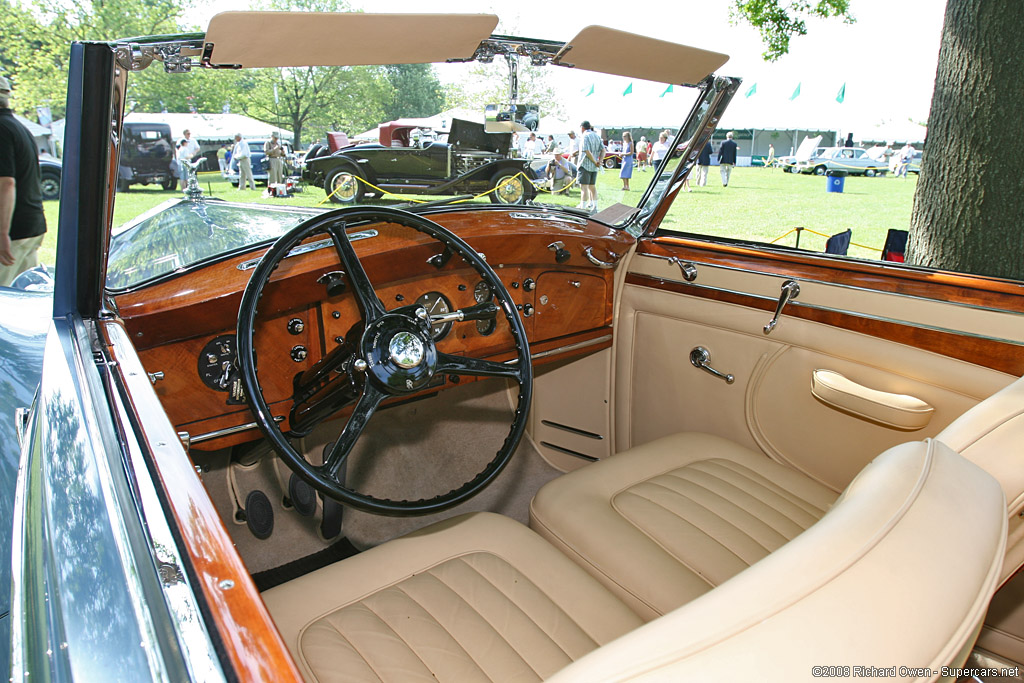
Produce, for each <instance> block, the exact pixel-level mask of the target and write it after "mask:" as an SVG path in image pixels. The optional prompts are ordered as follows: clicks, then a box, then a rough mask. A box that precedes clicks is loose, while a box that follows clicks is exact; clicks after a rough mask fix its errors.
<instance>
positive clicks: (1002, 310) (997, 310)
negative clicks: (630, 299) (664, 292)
mask: <svg viewBox="0 0 1024 683" xmlns="http://www.w3.org/2000/svg"><path fill="white" fill-rule="evenodd" d="M637 256H643V257H648V258H657V259H663V260H666V261H668V260H670V259H673V258H675V257H674V256H662V255H661V254H637ZM690 263H693V264H694V265H698V266H704V267H706V268H721V269H722V270H731V271H734V272H737V273H748V274H752V275H763V276H766V277H790V276H788V275H782V274H778V273H768V272H764V271H754V270H748V269H746V268H737V267H736V266H723V265H721V264H718V263H707V262H705V261H690ZM872 265H873V264H872ZM879 268H881V269H884V270H899V268H898V267H895V266H886V265H884V264H881V265H879ZM636 275H645V273H636ZM663 279H666V280H667V279H669V278H663ZM797 279H799V280H800V282H809V283H811V284H815V285H828V286H829V287H841V288H843V289H851V290H854V291H857V292H867V293H870V294H885V295H888V296H898V297H900V298H903V299H914V300H916V301H928V302H932V303H936V302H937V303H941V304H947V305H949V306H960V307H963V308H973V309H974V310H977V311H991V312H993V313H1013V314H1017V315H1020V312H1019V311H1011V310H1008V309H1005V308H992V307H991V306H979V305H978V304H966V303H963V302H960V301H947V300H945V299H932V298H929V297H926V296H919V295H917V294H897V293H896V292H887V291H885V290H884V289H870V288H868V287H859V286H857V285H845V284H841V283H838V282H830V281H828V280H815V279H813V278H808V277H800V278H797ZM672 281H673V282H676V280H672ZM680 284H684V283H680ZM685 284H689V283H685ZM1021 290H1022V293H1024V286H1022V287H1021Z"/></svg>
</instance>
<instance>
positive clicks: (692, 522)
mask: <svg viewBox="0 0 1024 683" xmlns="http://www.w3.org/2000/svg"><path fill="white" fill-rule="evenodd" d="M683 481H685V480H683ZM645 483H647V484H650V485H651V486H656V487H658V488H662V489H665V490H666V491H669V492H671V493H672V494H674V495H676V496H679V497H680V498H682V499H684V500H686V501H689V502H691V503H693V505H695V506H697V507H698V508H700V509H701V510H704V511H706V512H708V513H709V514H711V515H713V516H714V517H715V518H716V519H718V520H720V521H721V522H722V523H724V524H727V525H729V526H730V527H732V528H733V529H735V530H736V531H737V532H738V533H740V534H742V535H743V536H745V537H746V538H749V539H750V540H751V541H753V542H754V544H756V545H758V546H760V547H761V548H762V549H763V550H764V551H765V553H770V552H771V548H769V547H768V546H766V545H765V544H763V543H761V542H760V541H759V540H757V539H756V538H754V537H753V536H751V535H750V534H749V533H747V532H746V531H744V530H743V529H741V528H740V527H738V526H736V525H735V524H733V523H732V522H731V521H729V520H728V519H726V518H725V517H722V515H720V514H718V512H716V511H715V510H714V509H712V508H709V507H708V506H706V505H704V504H703V503H701V502H699V501H697V500H695V499H694V498H692V497H690V496H688V495H686V494H685V493H683V492H682V491H678V490H676V489H672V488H669V487H668V486H665V485H664V484H660V483H658V482H654V481H648V482H645ZM635 495H638V496H640V494H635ZM640 497H641V498H644V499H646V500H649V501H650V502H652V503H654V504H655V505H658V506H660V507H662V508H664V509H666V510H668V511H669V512H671V513H672V514H674V515H676V516H677V517H679V518H680V519H681V520H683V521H684V522H687V523H689V524H690V525H691V526H693V527H695V528H697V529H699V530H700V531H701V532H702V533H704V534H707V535H708V536H710V534H708V532H706V531H704V530H703V529H701V528H700V527H699V526H698V525H697V524H696V522H695V521H694V520H692V519H690V518H689V517H684V516H683V515H681V514H679V513H678V512H675V511H673V510H672V509H671V508H669V507H668V506H666V505H663V504H661V503H659V502H658V501H656V500H654V499H653V498H648V497H647V496H640ZM715 541H716V542H717V543H718V544H719V545H721V546H722V547H723V548H728V546H726V545H725V544H724V543H723V542H722V541H719V540H718V539H717V538H716V539H715ZM730 552H732V554H733V555H736V557H739V558H740V560H743V562H744V564H746V565H747V566H750V563H749V562H747V561H746V560H744V559H743V558H742V557H740V555H739V554H737V553H736V551H734V550H730Z"/></svg>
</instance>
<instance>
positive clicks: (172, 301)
mask: <svg viewBox="0 0 1024 683" xmlns="http://www.w3.org/2000/svg"><path fill="white" fill-rule="evenodd" d="M559 216H560V215H559V214H550V213H545V212H540V211H530V210H529V209H524V210H520V211H508V210H481V209H475V210H471V211H464V210H463V211H460V210H448V211H446V212H443V213H433V214H431V215H429V218H430V219H431V220H434V221H435V222H437V223H440V224H441V225H443V226H444V227H446V228H448V229H449V230H451V231H452V232H454V233H455V234H457V235H458V236H460V237H461V238H463V239H464V240H466V241H467V242H468V243H469V244H470V245H471V246H472V247H473V248H474V249H476V250H477V251H478V252H480V253H482V254H484V256H485V258H486V260H487V262H488V263H489V264H490V265H491V266H492V267H493V268H494V270H495V272H496V273H497V274H498V277H499V278H500V279H501V281H502V282H503V283H504V285H505V287H506V289H508V291H509V293H510V294H511V296H512V298H513V299H514V300H515V302H516V304H517V307H519V309H520V315H521V316H522V319H523V323H524V326H525V328H526V331H527V336H528V338H529V341H530V351H531V354H532V355H533V358H534V362H535V363H540V362H545V361H551V360H556V359H562V358H565V357H569V356H572V355H577V354H578V355H582V354H586V353H591V352H593V351H595V350H599V349H602V348H607V347H608V346H610V345H611V340H612V301H613V286H614V272H615V270H614V269H612V268H608V267H599V266H598V265H595V264H594V263H593V261H592V260H591V258H593V259H597V260H599V261H603V262H607V263H611V262H617V261H618V260H619V259H620V258H621V257H622V256H623V255H625V253H626V252H627V251H628V250H629V248H630V247H631V245H632V243H633V238H632V237H631V236H630V235H628V234H626V233H624V232H622V231H616V230H612V229H610V228H608V227H606V226H604V225H601V224H599V223H596V222H594V221H584V220H583V219H578V218H573V217H568V216H565V217H559ZM357 231H368V232H369V233H371V234H372V236H370V237H367V238H365V239H361V240H358V241H353V246H354V247H355V250H356V253H357V254H358V256H359V258H360V261H361V262H362V264H363V268H364V269H365V270H366V273H367V275H368V277H369V278H370V281H371V282H372V283H373V285H374V288H375V289H376V292H377V294H378V296H379V297H380V299H381V301H382V302H383V303H384V305H385V307H387V308H389V309H390V308H395V307H398V306H405V305H408V304H411V303H413V302H415V301H417V300H420V298H421V297H424V296H425V295H426V297H427V298H426V299H423V301H426V302H428V304H427V305H428V306H430V305H435V304H436V305H438V306H442V307H443V306H446V305H447V306H449V307H450V308H451V309H452V310H455V309H458V308H463V307H468V306H472V305H473V304H475V303H476V302H477V299H476V298H475V295H478V296H479V295H483V294H486V293H485V292H479V290H477V287H478V285H479V284H480V282H481V281H480V278H479V277H478V276H477V274H476V272H475V271H474V270H473V269H472V268H470V267H469V266H468V265H467V264H466V263H465V262H464V261H462V260H461V259H460V258H458V257H454V258H451V259H450V260H449V261H447V262H446V263H445V264H444V265H440V266H439V265H437V259H434V263H433V264H432V263H430V262H428V259H431V257H434V256H437V255H438V254H439V253H440V252H441V251H442V245H441V244H440V243H438V242H436V241H434V240H432V239H431V238H429V237H427V236H425V235H422V234H420V233H418V232H415V231H413V230H411V229H409V228H406V227H402V226H398V225H394V224H390V223H387V224H383V223H377V224H373V225H360V226H354V227H352V228H350V230H349V232H350V234H351V233H354V232H357ZM323 239H324V236H317V237H314V238H311V239H310V240H308V241H307V243H306V244H309V243H315V242H318V241H321V240H323ZM557 243H561V246H559V245H558V244H557ZM324 246H329V245H324ZM559 249H562V250H564V251H559ZM588 251H589V253H590V257H591V258H588V256H587V252H588ZM263 252H264V249H257V250H253V251H250V252H247V253H245V254H241V255H237V256H234V257H232V258H229V259H226V260H223V261H220V262H218V263H214V264H211V265H208V266H206V267H203V268H199V269H197V270H193V271H190V272H187V273H183V274H181V275H179V276H177V277H174V278H172V279H169V280H165V281H163V282H158V283H155V284H153V285H150V286H147V287H143V288H141V289H139V290H136V291H132V292H128V293H124V294H121V295H118V296H117V297H116V298H115V304H116V307H117V310H118V313H119V314H120V316H121V318H122V319H123V320H124V324H125V328H126V329H127V330H128V332H129V334H130V335H131V337H132V340H133V341H134V343H135V346H136V349H137V350H138V352H139V357H140V359H141V361H142V363H143V365H144V367H145V368H146V371H147V372H148V373H150V374H151V375H152V376H154V377H159V379H157V380H156V382H155V389H156V392H157V395H158V396H159V397H160V399H161V401H162V402H163V405H164V409H165V410H166V411H167V414H168V416H169V417H170V419H171V422H172V423H173V424H174V425H175V427H176V428H177V429H178V430H179V431H183V432H188V434H189V439H190V443H191V446H192V447H193V448H196V449H199V450H207V449H217V448H224V447H227V446H231V445H234V444H237V443H243V442H245V441H250V440H254V439H257V438H259V436H260V435H259V432H258V431H257V430H256V429H255V428H254V427H253V425H252V423H253V416H252V414H251V413H250V411H249V409H248V407H247V405H246V403H245V397H244V393H242V392H241V388H240V383H239V382H236V381H235V378H236V377H237V372H235V373H234V374H232V372H231V368H230V367H228V363H229V362H230V359H231V357H232V355H233V344H234V334H235V328H236V321H237V316H238V307H239V304H240V302H241V297H242V291H243V290H244V288H245V286H246V284H247V283H248V281H249V277H250V275H251V274H252V267H253V260H254V259H258V258H259V257H260V256H262V254H263ZM339 270H341V266H340V262H339V259H338V256H337V254H336V252H335V251H334V249H333V248H319V249H315V250H311V251H309V252H307V253H304V254H302V255H299V256H292V257H289V258H286V259H284V260H283V261H282V262H281V265H280V266H279V267H278V269H277V270H276V271H275V273H274V275H273V277H272V278H271V281H270V284H269V285H268V286H267V288H266V290H265V293H264V296H263V298H262V299H261V301H260V309H259V318H258V323H257V329H256V333H255V336H254V339H255V349H256V355H257V359H258V360H257V362H258V364H259V370H260V382H261V384H262V385H263V388H264V391H265V392H266V399H267V402H268V404H269V405H270V406H271V408H272V410H274V412H275V415H277V416H280V417H282V418H283V425H282V427H283V428H285V429H286V428H287V426H288V425H287V415H288V411H289V409H290V408H291V403H292V401H291V396H292V379H293V377H294V376H295V375H296V374H298V373H299V372H302V371H305V370H307V369H309V368H310V367H311V366H312V365H313V364H314V363H316V362H317V361H318V360H319V359H320V358H322V357H323V356H324V354H326V353H327V352H329V351H330V350H331V349H333V348H334V347H335V346H336V345H337V344H338V343H339V341H340V340H341V339H343V338H344V336H345V335H346V333H348V332H349V330H350V329H351V328H352V327H353V326H354V325H356V324H358V323H359V321H360V317H359V313H358V309H357V306H356V303H355V299H354V297H353V296H352V295H351V294H350V293H348V292H342V293H341V294H338V295H335V296H331V295H329V294H328V292H327V290H326V286H325V285H324V284H323V283H321V282H318V280H320V279H321V278H322V276H324V275H325V274H326V273H330V272H332V271H339ZM438 295H440V297H441V299H442V300H441V303H437V302H438V299H439V297H438ZM437 347H438V350H439V351H441V352H444V353H450V354H461V355H466V356H473V357H477V358H487V359H492V360H504V359H507V358H511V357H513V356H514V353H513V351H514V347H513V344H512V336H511V334H510V332H509V329H508V324H507V322H506V321H505V320H504V318H503V316H501V315H499V316H498V318H497V320H496V325H495V326H494V329H493V331H490V330H488V329H487V325H479V326H478V325H477V323H475V322H463V323H454V324H452V325H451V326H450V329H448V330H446V331H444V334H443V336H441V337H440V338H439V339H438V340H437ZM158 373H162V374H158ZM222 373H223V374H222ZM472 380H473V378H471V377H455V376H450V377H444V376H438V377H436V378H435V380H434V382H432V383H431V386H430V387H429V388H428V389H427V390H424V392H423V393H424V394H429V393H433V392H436V391H438V390H440V389H443V388H445V387H447V386H452V385H454V384H455V383H459V382H462V383H465V382H467V381H472Z"/></svg>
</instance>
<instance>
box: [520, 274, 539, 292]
mask: <svg viewBox="0 0 1024 683" xmlns="http://www.w3.org/2000/svg"><path fill="white" fill-rule="evenodd" d="M535 289H537V281H536V280H534V279H533V278H532V277H528V278H526V279H525V280H523V291H524V292H532V291H533V290H535Z"/></svg>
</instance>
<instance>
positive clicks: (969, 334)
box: [634, 254, 1024, 349]
mask: <svg viewBox="0 0 1024 683" xmlns="http://www.w3.org/2000/svg"><path fill="white" fill-rule="evenodd" d="M645 255H646V254H645ZM705 265H706V264H705ZM736 270H741V271H742V270H743V269H742V268H738V269H736ZM743 272H750V271H743ZM634 274H635V275H639V276H641V277H649V278H653V279H658V280H663V281H665V282H672V283H675V284H677V285H685V286H687V287H692V288H694V289H702V290H705V291H709V292H725V293H726V294H735V295H736V296H746V297H750V298H752V299H760V300H761V301H770V302H772V305H775V303H776V299H775V297H770V296H761V295H760V294H751V293H750V292H738V291H736V290H734V289H725V288H723V287H708V286H707V285H697V284H694V283H692V282H682V281H680V280H673V279H671V278H667V277H660V276H657V275H647V274H645V273H634ZM801 282H814V281H813V280H801ZM822 284H830V283H822ZM636 286H640V287H642V286H643V285H636ZM865 291H868V292H874V293H876V294H887V293H888V292H879V291H878V290H874V289H869V290H865ZM896 296H900V295H896ZM925 301H931V302H938V303H942V302H941V301H938V300H937V299H925ZM790 305H792V306H795V307H801V308H811V309H814V310H817V311H825V312H827V313H842V314H844V315H848V316H851V317H853V318H861V319H863V320H875V321H878V322H883V323H893V324H895V325H903V326H905V327H915V328H918V329H921V330H931V331H933V332H946V333H948V334H955V335H957V336H960V337H968V338H970V339H983V340H985V341H994V342H1000V343H1002V344H1010V345H1012V346H1019V347H1020V348H1022V349H1024V342H1020V341H1017V340H1015V339H1004V338H1001V337H991V336H988V335H984V334H976V333H974V332H965V331H963V330H954V329H950V328H947V327H936V326H935V325H926V324H924V323H911V322H907V321H906V320H899V319H897V318H885V317H882V316H878V315H868V314H867V313H861V312H859V311H850V310H847V309H844V308H826V307H825V306H818V305H816V304H808V303H804V302H802V301H794V302H792V304H790ZM983 310H992V311H993V312H994V313H1014V311H1003V310H1000V309H983Z"/></svg>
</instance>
